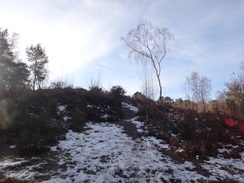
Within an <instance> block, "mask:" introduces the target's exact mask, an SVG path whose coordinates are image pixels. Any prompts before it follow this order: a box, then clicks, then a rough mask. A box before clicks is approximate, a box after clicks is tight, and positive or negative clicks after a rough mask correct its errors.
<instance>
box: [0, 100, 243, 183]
mask: <svg viewBox="0 0 244 183" xmlns="http://www.w3.org/2000/svg"><path fill="white" fill-rule="evenodd" d="M124 105H125V104H124ZM126 106H127V107H130V108H131V109H133V110H135V111H136V108H134V107H133V106H130V105H129V104H126ZM132 121H135V120H132ZM126 123H128V121H127V122H126ZM142 125H143V124H140V125H139V123H138V127H141V126H142ZM243 145H244V144H243ZM167 147H168V144H166V143H165V142H164V141H162V140H158V139H156V138H154V137H143V138H140V139H136V140H133V139H132V138H131V137H128V136H127V135H126V134H125V133H124V132H123V129H122V127H121V126H118V125H116V124H111V123H88V124H87V126H86V130H85V131H84V132H83V133H76V132H73V131H71V130H70V131H68V133H67V134H66V139H65V140H62V141H60V142H59V144H58V145H57V146H54V147H51V150H52V152H53V153H54V154H56V159H58V161H57V162H56V163H57V164H58V167H59V168H58V169H56V170H50V171H49V172H48V173H46V174H44V173H40V172H38V170H39V169H41V167H42V166H43V165H45V162H43V164H36V165H33V164H32V165H28V161H33V160H32V159H30V160H26V159H24V158H21V159H5V160H4V161H2V162H0V172H4V173H5V175H7V176H9V177H14V178H17V179H21V180H34V179H35V177H36V176H43V177H47V178H45V179H43V180H42V181H41V182H45V183H62V182H63V183H69V182H70V183H71V182H72V183H73V182H74V183H81V182H97V183H100V182H101V183H102V182H109V183H110V182H114V183H117V182H140V183H143V182H152V183H154V182H173V181H174V182H177V181H178V182H211V181H219V180H224V179H228V178H229V179H233V180H236V181H239V182H244V153H241V159H225V158H224V157H221V156H219V157H218V158H213V157H211V158H209V160H208V161H205V162H202V163H201V164H199V165H200V168H199V165H196V164H195V163H193V162H189V161H185V162H176V161H174V160H173V159H172V158H170V157H169V156H167V155H165V154H164V153H162V149H164V148H167ZM224 151H225V150H224V149H222V150H219V152H224ZM21 165H25V166H24V167H25V168H23V169H21V168H20V167H21ZM14 166H17V168H13V167H14ZM11 167H12V168H11Z"/></svg>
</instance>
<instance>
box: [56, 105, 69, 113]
mask: <svg viewBox="0 0 244 183" xmlns="http://www.w3.org/2000/svg"><path fill="white" fill-rule="evenodd" d="M66 107H67V106H66V105H60V106H58V110H59V111H61V112H62V111H64V110H65V109H66Z"/></svg>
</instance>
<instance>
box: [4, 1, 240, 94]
mask: <svg viewBox="0 0 244 183" xmlns="http://www.w3.org/2000/svg"><path fill="white" fill-rule="evenodd" d="M141 19H147V20H149V21H151V22H152V24H154V25H156V26H159V27H167V28H169V29H170V31H171V33H172V34H173V35H174V40H173V41H171V42H170V51H169V52H168V54H167V56H166V57H165V60H164V63H163V68H162V77H161V79H162V83H163V95H164V96H170V97H172V98H179V97H184V90H183V87H182V85H183V83H184V81H185V77H186V76H188V75H189V74H190V73H191V72H193V71H196V72H198V73H199V75H201V76H206V77H208V78H209V79H211V80H212V87H213V97H215V93H216V91H217V90H221V89H223V87H224V83H225V82H226V81H228V80H229V78H230V75H231V73H232V72H238V70H239V66H240V63H241V62H243V61H244V44H243V43H244V23H243V20H244V1H243V0H174V1H172V0H123V1H121V0H51V1H50V0H21V1H20V0H0V27H1V28H8V29H9V31H10V32H16V33H19V34H20V36H19V40H18V51H19V55H20V57H21V58H22V59H23V60H26V57H25V48H26V47H27V46H30V45H31V44H37V43H41V44H42V46H44V47H45V48H46V53H47V55H48V56H49V70H50V81H56V80H67V81H68V82H70V83H71V84H73V85H74V86H79V87H84V88H87V87H89V84H90V81H91V78H92V79H96V78H98V77H100V78H101V84H102V86H103V87H104V88H105V89H109V88H110V87H111V86H113V85H121V86H122V87H124V88H125V90H127V92H128V94H133V93H135V92H136V91H141V87H140V86H141V79H140V78H141V77H142V67H140V66H139V65H138V64H136V63H134V62H132V61H130V60H129V58H128V57H127V53H126V49H125V47H124V46H123V43H122V42H121V40H120V38H121V37H122V36H126V34H127V33H128V31H129V30H131V29H133V28H134V27H136V26H137V25H138V23H139V21H140V20H141ZM154 84H155V86H157V85H156V84H157V83H156V80H155V82H154Z"/></svg>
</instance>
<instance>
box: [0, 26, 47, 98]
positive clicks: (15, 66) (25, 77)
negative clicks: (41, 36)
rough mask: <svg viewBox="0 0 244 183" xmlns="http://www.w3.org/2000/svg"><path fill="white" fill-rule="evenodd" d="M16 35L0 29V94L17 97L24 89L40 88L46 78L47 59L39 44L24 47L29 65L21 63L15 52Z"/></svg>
mask: <svg viewBox="0 0 244 183" xmlns="http://www.w3.org/2000/svg"><path fill="white" fill-rule="evenodd" d="M17 38H18V34H16V33H14V34H12V35H11V34H9V31H8V29H2V28H0V93H1V95H17V94H18V93H19V92H23V91H24V90H26V89H32V90H35V89H37V88H41V87H42V85H43V83H44V81H45V80H46V79H47V77H48V69H47V63H48V61H49V60H48V57H47V55H46V52H45V48H43V47H42V46H41V44H39V43H38V44H36V45H31V46H29V47H26V56H27V60H28V62H29V64H27V63H26V62H23V61H22V60H21V59H20V58H19V56H18V54H17V52H16V50H15V49H16V44H17Z"/></svg>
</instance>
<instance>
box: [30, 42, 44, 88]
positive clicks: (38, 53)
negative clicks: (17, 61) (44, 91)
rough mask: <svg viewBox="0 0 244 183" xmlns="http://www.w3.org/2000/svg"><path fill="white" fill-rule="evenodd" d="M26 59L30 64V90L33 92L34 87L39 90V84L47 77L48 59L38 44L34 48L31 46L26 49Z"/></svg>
mask: <svg viewBox="0 0 244 183" xmlns="http://www.w3.org/2000/svg"><path fill="white" fill-rule="evenodd" d="M26 54H27V59H28V61H29V62H31V65H30V69H31V71H32V75H33V81H32V84H33V85H32V89H33V90H35V89H36V86H38V88H41V84H42V83H43V82H44V80H45V79H46V78H47V76H48V71H47V68H46V65H47V63H48V57H47V55H46V53H45V48H42V47H41V45H40V44H37V45H36V46H33V45H31V46H30V47H27V48H26Z"/></svg>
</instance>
